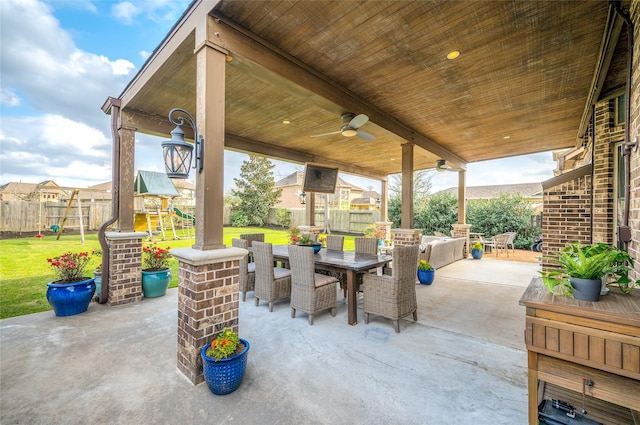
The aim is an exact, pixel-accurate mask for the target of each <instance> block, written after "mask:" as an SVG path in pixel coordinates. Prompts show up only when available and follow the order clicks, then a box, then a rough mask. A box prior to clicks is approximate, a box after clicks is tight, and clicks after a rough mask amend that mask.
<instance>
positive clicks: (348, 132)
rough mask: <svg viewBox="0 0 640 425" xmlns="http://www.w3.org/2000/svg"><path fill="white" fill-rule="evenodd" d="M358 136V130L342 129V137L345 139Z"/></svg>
mask: <svg viewBox="0 0 640 425" xmlns="http://www.w3.org/2000/svg"><path fill="white" fill-rule="evenodd" d="M356 134H358V130H355V129H353V128H351V127H349V128H344V129H342V135H343V136H345V137H353V136H355V135H356Z"/></svg>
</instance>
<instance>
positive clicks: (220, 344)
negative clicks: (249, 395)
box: [200, 328, 249, 395]
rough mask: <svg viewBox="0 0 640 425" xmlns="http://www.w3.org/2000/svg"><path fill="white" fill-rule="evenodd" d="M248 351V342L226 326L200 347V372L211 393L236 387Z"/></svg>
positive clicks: (222, 393) (245, 364) (243, 369)
mask: <svg viewBox="0 0 640 425" xmlns="http://www.w3.org/2000/svg"><path fill="white" fill-rule="evenodd" d="M248 353H249V342H248V341H246V340H244V339H242V338H238V334H237V333H235V332H234V331H232V330H230V329H227V328H224V329H223V330H222V332H220V333H219V334H218V336H217V337H216V338H215V339H214V340H213V341H211V342H210V343H209V344H207V345H205V346H204V347H202V350H201V352H200V355H201V357H202V372H203V373H204V380H205V382H206V383H207V386H208V387H209V389H210V390H211V392H212V393H214V394H217V395H225V394H229V393H231V392H233V391H235V390H236V389H238V387H239V386H240V383H241V382H242V378H243V377H244V373H245V370H246V368H247V355H248Z"/></svg>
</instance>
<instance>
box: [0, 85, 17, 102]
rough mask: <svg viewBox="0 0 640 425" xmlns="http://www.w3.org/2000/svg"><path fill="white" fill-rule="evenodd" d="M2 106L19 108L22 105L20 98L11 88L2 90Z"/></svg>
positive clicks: (0, 95) (0, 89) (0, 99)
mask: <svg viewBox="0 0 640 425" xmlns="http://www.w3.org/2000/svg"><path fill="white" fill-rule="evenodd" d="M0 104H2V105H5V106H18V105H19V104H20V98H19V97H18V95H16V93H15V92H14V91H13V90H12V89H11V88H9V87H2V88H0Z"/></svg>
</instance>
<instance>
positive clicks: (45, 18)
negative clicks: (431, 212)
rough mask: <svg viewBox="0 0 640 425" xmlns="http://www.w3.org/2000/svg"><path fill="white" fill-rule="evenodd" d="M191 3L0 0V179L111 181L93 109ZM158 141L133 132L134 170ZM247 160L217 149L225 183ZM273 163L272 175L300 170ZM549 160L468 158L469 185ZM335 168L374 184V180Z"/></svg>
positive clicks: (154, 164) (537, 169)
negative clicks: (221, 157) (473, 160)
mask: <svg viewBox="0 0 640 425" xmlns="http://www.w3.org/2000/svg"><path fill="white" fill-rule="evenodd" d="M190 2H191V1H190V0H136V1H131V2H129V1H116V0H113V1H109V0H101V1H89V0H54V1H38V0H1V1H0V185H2V184H5V183H8V182H12V181H22V182H28V183H38V182H41V181H44V180H48V179H53V180H54V181H55V182H56V183H58V184H59V185H61V186H69V187H80V188H83V187H88V186H92V185H95V184H99V183H104V182H106V181H110V180H111V131H110V128H109V126H110V118H109V116H107V115H105V114H104V113H103V112H102V111H101V110H100V107H101V106H102V104H103V103H104V101H105V100H106V99H107V97H108V96H113V97H118V96H119V95H120V93H121V92H122V90H123V89H124V87H125V86H126V84H127V83H128V82H129V81H130V80H131V79H132V78H133V76H134V75H135V74H136V72H138V70H139V69H140V67H141V66H142V65H143V63H144V61H145V60H146V58H147V57H148V55H149V54H150V52H152V51H153V50H154V49H155V48H156V46H157V45H158V44H159V43H160V41H161V40H162V38H163V37H164V36H165V35H166V33H167V32H168V31H169V29H170V28H171V27H172V26H173V24H174V23H175V22H176V21H177V20H178V18H179V17H180V16H181V14H182V13H183V11H184V10H185V9H186V7H187V6H188V5H189V4H190ZM167 137H169V136H168V135H167ZM161 140H162V139H160V138H156V137H152V136H147V135H143V134H138V135H136V169H137V170H149V171H163V162H162V154H161V149H160V141H161ZM247 158H248V157H247V156H246V155H243V154H239V153H235V152H230V151H227V152H226V153H225V191H229V190H230V189H232V188H233V187H234V182H233V178H234V177H238V174H237V173H238V170H239V168H240V164H241V163H242V161H243V160H246V159H247ZM274 163H275V164H276V168H275V169H274V174H275V177H276V179H279V178H281V177H284V176H286V175H288V174H290V173H292V172H294V171H296V170H301V169H302V166H300V165H297V164H289V163H284V162H280V161H274ZM554 168H555V163H554V162H553V161H552V154H551V153H550V152H546V153H540V154H535V155H528V156H524V157H516V158H510V159H503V160H496V161H486V162H483V163H472V164H469V166H468V173H467V185H468V186H478V185H489V184H511V183H529V182H539V181H544V180H547V179H549V178H551V177H553V169H554ZM430 175H431V176H432V178H431V182H432V185H433V191H437V190H441V189H445V188H447V187H451V186H456V185H457V173H450V172H444V173H436V172H431V173H430ZM341 176H342V177H343V178H344V179H345V180H347V181H348V182H351V183H353V184H356V185H359V186H360V187H362V188H363V189H373V190H380V184H379V182H377V181H373V180H369V179H364V178H360V177H356V176H352V175H341ZM193 178H194V176H193V174H192V176H191V178H190V180H191V181H193Z"/></svg>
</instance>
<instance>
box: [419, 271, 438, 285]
mask: <svg viewBox="0 0 640 425" xmlns="http://www.w3.org/2000/svg"><path fill="white" fill-rule="evenodd" d="M435 277H436V271H435V270H420V269H418V280H419V281H420V283H422V284H423V285H431V284H432V283H433V279H434V278H435Z"/></svg>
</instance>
